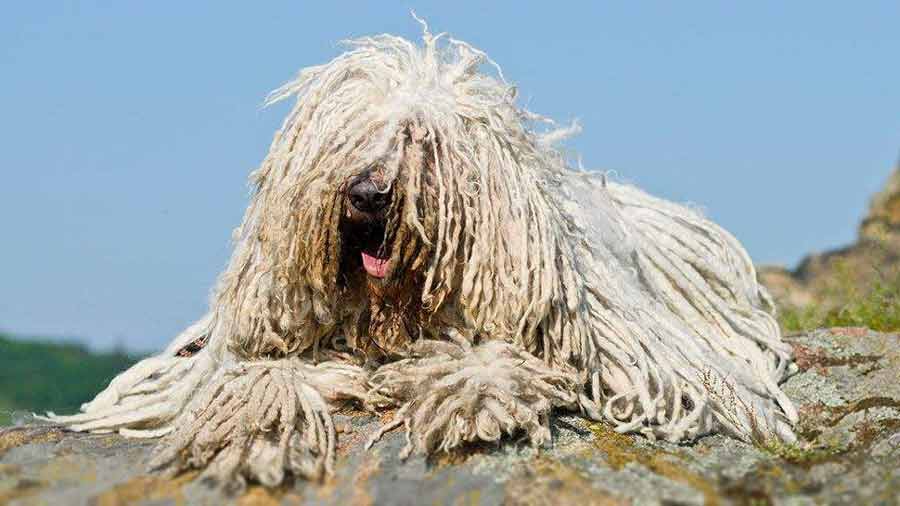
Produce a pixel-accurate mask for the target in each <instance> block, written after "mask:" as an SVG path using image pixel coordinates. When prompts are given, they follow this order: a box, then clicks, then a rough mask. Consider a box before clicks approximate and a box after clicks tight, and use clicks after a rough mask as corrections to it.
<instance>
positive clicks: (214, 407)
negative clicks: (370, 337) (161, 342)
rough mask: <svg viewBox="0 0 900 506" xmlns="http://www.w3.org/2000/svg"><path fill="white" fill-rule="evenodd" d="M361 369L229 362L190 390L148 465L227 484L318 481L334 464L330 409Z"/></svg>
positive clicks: (349, 393) (349, 395) (358, 394)
mask: <svg viewBox="0 0 900 506" xmlns="http://www.w3.org/2000/svg"><path fill="white" fill-rule="evenodd" d="M364 382H365V380H364V374H363V371H362V369H360V368H358V367H355V366H352V365H349V364H343V363H336V362H325V363H320V364H318V365H312V364H310V363H308V362H305V361H303V360H301V359H297V358H288V359H280V360H258V361H245V362H236V363H234V364H232V365H230V366H225V367H223V368H222V369H220V370H219V371H218V372H217V373H216V375H215V376H214V377H213V378H212V379H211V380H210V381H209V382H208V383H207V384H206V385H204V386H203V387H202V388H201V389H200V391H198V392H197V394H196V395H195V396H194V399H193V400H192V401H191V404H190V405H189V406H188V407H187V409H186V410H185V411H184V412H183V414H182V415H181V418H180V419H179V420H178V421H177V422H176V423H175V430H174V431H173V432H172V433H171V434H169V435H168V436H166V438H164V439H163V440H162V441H160V443H159V445H158V446H157V449H156V451H155V455H154V458H153V459H152V461H151V467H153V468H156V469H165V470H168V471H170V472H179V471H182V470H187V469H197V468H199V469H203V468H205V470H204V472H203V475H202V476H203V477H205V478H210V479H212V481H215V482H217V483H219V484H220V485H224V486H226V487H227V488H231V489H238V490H239V489H241V488H242V487H243V486H244V484H245V483H246V481H247V480H248V479H249V480H252V481H256V482H259V483H262V484H263V485H266V486H270V487H273V486H276V485H279V484H280V483H281V482H282V481H283V480H284V478H285V476H286V475H293V476H295V477H297V478H306V479H319V478H321V477H322V476H324V475H326V474H330V473H331V471H332V468H333V464H334V448H335V440H336V435H335V429H334V424H333V422H332V419H331V414H330V411H331V409H332V408H333V407H334V406H335V405H336V404H337V403H338V402H341V401H345V400H350V399H354V398H356V399H361V398H362V397H363V395H364V392H365V390H364Z"/></svg>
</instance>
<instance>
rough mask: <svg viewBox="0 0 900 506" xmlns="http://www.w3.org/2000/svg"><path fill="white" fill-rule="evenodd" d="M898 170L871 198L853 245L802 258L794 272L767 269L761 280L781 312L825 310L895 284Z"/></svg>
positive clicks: (899, 237)
mask: <svg viewBox="0 0 900 506" xmlns="http://www.w3.org/2000/svg"><path fill="white" fill-rule="evenodd" d="M898 265H900V166H898V168H896V169H895V170H894V171H893V172H892V173H891V175H890V177H889V178H888V181H887V183H886V184H885V186H884V188H883V189H882V190H881V191H880V192H878V193H877V194H875V196H873V197H872V200H871V202H870V204H869V212H868V214H867V215H866V216H865V217H863V219H862V222H861V223H860V226H859V231H858V234H857V240H856V242H855V243H853V244H851V245H849V246H846V247H843V248H839V249H836V250H832V251H827V252H824V253H815V254H812V255H809V256H808V257H806V258H804V259H803V260H802V261H801V262H800V264H799V265H798V266H797V268H796V269H794V270H789V269H786V268H784V267H777V266H766V267H761V268H760V269H759V280H760V282H762V283H763V284H764V285H765V286H766V287H767V288H768V289H769V291H770V292H771V293H772V295H773V296H774V297H775V300H776V301H777V302H778V303H779V306H781V307H785V308H802V307H805V306H808V305H810V304H817V305H821V306H822V307H823V309H824V310H826V311H827V310H828V309H831V308H833V307H835V306H837V305H839V304H843V303H846V302H847V301H846V300H840V299H842V298H845V297H846V296H847V293H848V292H850V293H853V292H858V293H865V292H866V289H867V288H868V287H869V286H870V285H871V284H872V283H873V282H874V281H876V280H878V279H881V278H887V279H893V277H894V276H896V275H897V274H898V273H900V271H898Z"/></svg>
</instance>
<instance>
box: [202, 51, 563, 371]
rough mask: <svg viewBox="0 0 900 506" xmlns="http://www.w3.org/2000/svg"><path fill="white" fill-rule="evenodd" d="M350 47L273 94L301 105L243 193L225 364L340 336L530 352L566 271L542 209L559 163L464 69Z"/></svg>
mask: <svg viewBox="0 0 900 506" xmlns="http://www.w3.org/2000/svg"><path fill="white" fill-rule="evenodd" d="M358 46H359V47H358V48H357V49H356V50H354V51H352V52H350V53H347V54H345V55H343V56H341V57H339V58H337V59H335V60H333V61H332V62H330V63H328V64H326V65H322V66H317V67H313V68H310V69H308V70H306V71H304V72H302V73H301V75H300V76H299V77H298V79H297V80H296V81H295V82H292V83H289V84H288V85H286V86H285V87H284V88H283V89H282V90H279V91H278V92H276V94H275V98H276V99H278V98H285V97H288V96H294V95H295V96H297V103H296V105H295V106H294V108H293V109H292V110H291V112H290V114H289V115H288V118H287V119H286V120H285V123H284V125H283V126H282V128H281V130H280V131H279V132H278V133H277V135H276V137H275V140H274V141H273V143H272V146H271V148H270V151H269V154H268V156H267V157H266V159H265V160H264V162H263V164H262V166H261V167H260V169H259V170H257V171H256V172H255V173H254V174H253V176H251V183H252V185H253V186H254V188H255V192H254V196H253V199H252V201H251V204H250V208H249V209H248V212H247V215H246V216H245V218H244V223H243V225H242V227H241V229H240V230H239V231H238V247H237V250H236V253H235V255H234V256H233V259H232V265H230V266H229V270H228V271H227V272H226V273H225V275H224V276H223V278H222V280H223V284H222V286H221V289H220V290H219V292H218V295H217V296H218V297H219V299H220V301H221V302H220V306H221V307H223V308H226V307H227V308H228V313H227V314H226V315H225V317H226V318H227V319H229V321H231V322H233V329H234V330H233V331H232V332H233V335H234V340H235V343H236V344H235V346H234V347H235V348H236V349H239V350H240V351H241V352H242V353H245V354H247V355H260V354H265V353H284V354H290V353H295V352H299V351H303V350H307V349H314V348H315V347H316V346H317V343H318V344H321V343H322V342H323V339H327V338H329V336H333V335H337V334H340V333H344V334H347V335H352V334H356V335H357V336H360V337H363V336H368V337H370V338H372V339H373V340H375V341H378V345H379V347H388V348H390V347H391V346H389V345H388V344H387V343H389V342H396V343H399V342H402V341H404V340H408V339H411V338H414V337H415V336H418V335H422V334H423V332H424V333H427V332H429V331H435V330H436V329H440V328H446V327H454V328H465V330H466V331H468V332H471V333H483V334H490V335H492V336H496V337H500V338H505V337H508V336H513V335H515V336H524V337H523V339H525V340H526V341H528V340H536V339H538V333H539V326H540V325H544V324H545V322H546V319H547V317H548V314H549V311H550V308H551V307H554V306H556V307H558V306H560V305H561V304H563V302H561V300H562V297H564V296H565V295H566V294H564V288H563V287H562V286H561V284H560V277H559V272H561V271H560V266H561V265H562V264H564V263H566V262H570V261H571V260H570V257H571V256H572V255H569V254H564V253H563V254H561V253H560V252H559V251H558V249H557V245H558V244H561V243H562V242H564V241H561V234H563V233H568V232H567V231H565V230H560V229H558V228H556V227H552V226H549V223H551V222H553V223H555V222H561V221H563V220H560V219H559V218H558V217H554V216H551V214H553V213H558V212H559V211H558V210H557V209H556V208H555V207H554V203H553V202H552V199H551V198H550V197H549V196H548V194H547V193H546V192H545V191H544V188H545V187H546V186H548V185H553V184H555V178H556V177H557V176H556V175H555V174H554V171H557V170H561V168H562V167H563V164H562V162H561V161H560V159H559V157H558V153H556V152H555V151H553V150H552V149H549V148H547V147H546V145H545V144H543V143H542V142H541V141H540V139H539V138H538V137H537V136H536V135H535V134H534V133H533V132H532V131H531V130H529V128H528V127H527V126H526V125H527V123H528V122H529V121H531V120H532V119H533V118H532V116H531V115H529V114H528V113H527V112H526V111H522V110H520V109H518V108H517V107H516V106H515V104H514V100H515V93H514V90H513V89H512V88H511V87H510V86H508V85H506V84H505V83H502V82H500V81H497V80H496V79H494V78H491V77H489V76H485V75H483V74H480V73H479V72H478V65H479V64H480V63H481V62H483V61H484V58H483V55H482V54H480V53H478V52H477V51H474V50H473V49H471V48H468V47H465V46H461V45H459V44H456V45H451V46H450V47H448V48H446V49H444V50H440V49H438V48H437V47H436V45H435V44H434V41H433V40H432V39H428V42H427V44H426V47H425V48H416V47H414V46H412V45H409V44H408V43H405V42H403V41H399V40H394V39H388V38H385V39H377V38H376V39H371V40H369V39H367V40H365V41H361V42H359V44H358ZM570 291H571V288H570ZM576 303H577V302H571V303H570V304H576Z"/></svg>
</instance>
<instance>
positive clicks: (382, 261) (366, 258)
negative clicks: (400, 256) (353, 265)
mask: <svg viewBox="0 0 900 506" xmlns="http://www.w3.org/2000/svg"><path fill="white" fill-rule="evenodd" d="M362 261H363V269H365V270H366V272H368V273H369V276H372V277H376V278H383V277H384V276H385V275H386V274H387V270H388V259H387V258H378V257H373V256H372V255H369V254H368V253H366V252H365V251H363V252H362Z"/></svg>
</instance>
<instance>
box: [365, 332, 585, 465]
mask: <svg viewBox="0 0 900 506" xmlns="http://www.w3.org/2000/svg"><path fill="white" fill-rule="evenodd" d="M418 349H419V350H421V349H428V350H430V351H431V352H430V353H425V354H424V356H421V355H423V354H421V353H419V355H420V356H418V357H415V358H408V359H404V360H400V361H398V362H393V363H390V364H387V365H384V366H382V367H381V368H379V369H378V370H377V371H375V373H374V374H373V375H372V376H371V377H370V379H369V388H370V389H369V396H368V402H369V404H370V405H372V406H373V407H376V408H385V407H391V406H394V407H399V410H398V411H397V414H396V416H395V419H394V422H393V423H391V424H389V425H386V426H385V427H383V428H382V430H381V431H379V433H377V434H376V435H375V437H373V438H372V440H371V441H370V444H371V443H374V442H375V441H376V440H377V439H378V438H379V437H381V435H382V434H383V433H384V432H386V431H388V430H391V429H393V428H395V427H399V426H400V425H403V426H404V427H405V428H406V431H407V445H406V447H405V448H404V449H403V454H402V456H403V457H406V456H408V455H409V454H410V453H414V452H421V453H425V454H432V453H434V452H438V451H447V450H450V449H452V448H455V447H458V446H460V445H462V444H464V443H468V442H475V441H497V440H499V439H500V438H501V437H502V436H503V435H504V434H508V435H513V434H516V433H518V432H522V433H524V434H525V435H526V436H527V437H528V439H529V440H530V441H531V443H532V444H534V445H541V444H545V443H547V442H549V440H550V428H549V414H550V411H551V410H552V409H553V408H557V407H565V408H571V407H574V406H577V399H578V390H579V386H580V382H579V381H578V378H577V375H576V374H574V373H573V372H571V371H561V370H558V369H555V368H551V367H549V366H548V365H547V364H546V363H544V361H542V360H540V359H539V358H537V357H535V356H534V355H532V354H530V353H528V352H527V351H525V350H524V349H522V348H521V347H519V346H517V345H514V344H510V343H506V342H503V341H488V342H486V343H484V344H481V345H478V346H474V347H469V346H465V345H462V346H457V345H453V344H450V343H447V342H433V341H432V342H426V343H420V344H419V345H418Z"/></svg>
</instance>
